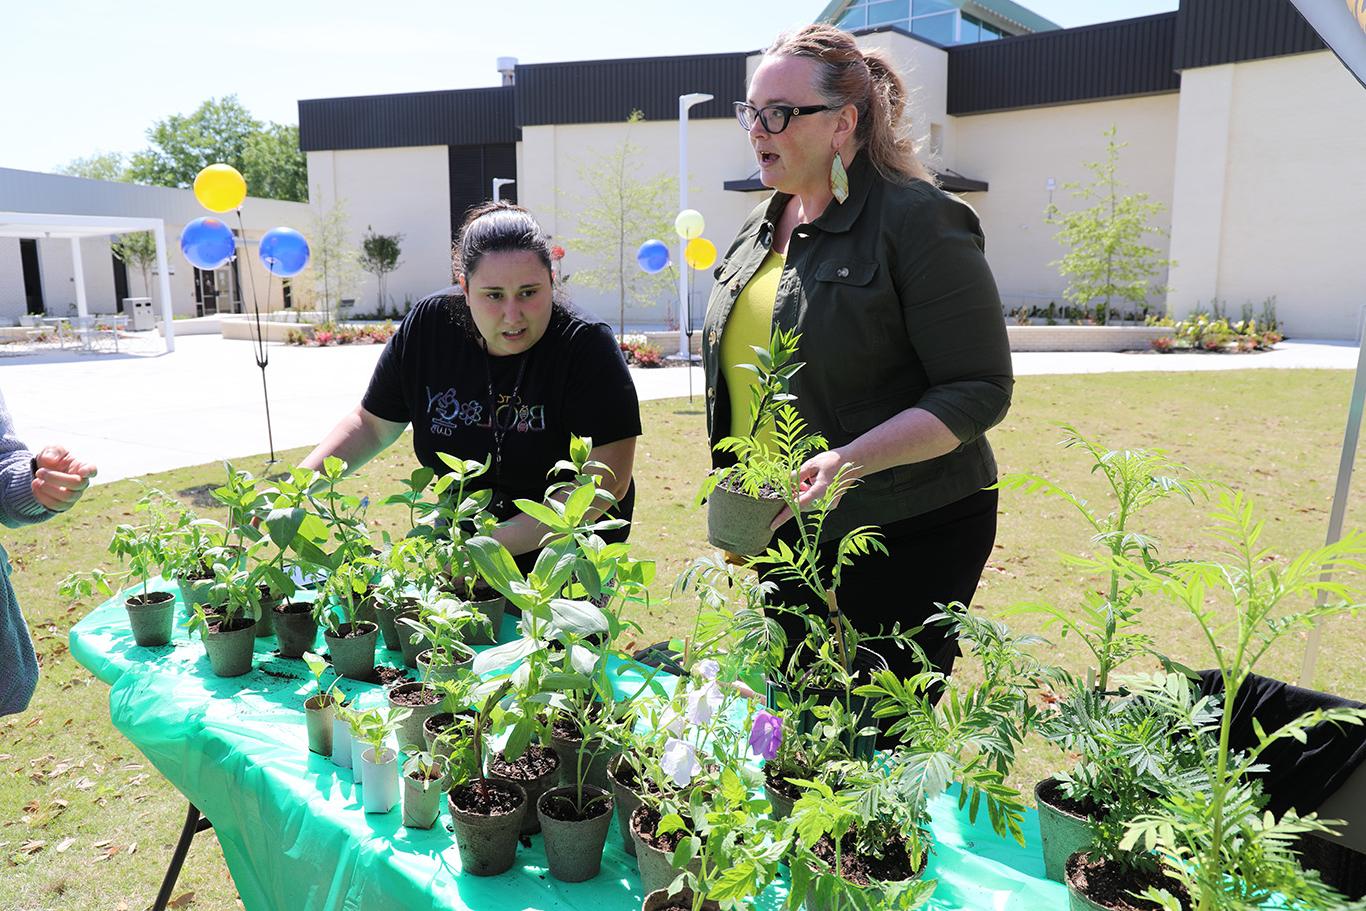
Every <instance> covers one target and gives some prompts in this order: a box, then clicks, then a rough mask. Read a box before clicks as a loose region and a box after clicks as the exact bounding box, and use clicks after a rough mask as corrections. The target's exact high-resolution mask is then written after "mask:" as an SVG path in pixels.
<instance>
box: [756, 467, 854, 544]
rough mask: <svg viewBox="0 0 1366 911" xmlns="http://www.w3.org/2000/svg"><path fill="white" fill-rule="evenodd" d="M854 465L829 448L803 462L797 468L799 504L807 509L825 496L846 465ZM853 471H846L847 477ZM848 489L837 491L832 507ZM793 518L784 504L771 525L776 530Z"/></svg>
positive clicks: (852, 473) (838, 502) (849, 476)
mask: <svg viewBox="0 0 1366 911" xmlns="http://www.w3.org/2000/svg"><path fill="white" fill-rule="evenodd" d="M846 465H849V466H853V462H852V461H850V460H849V459H847V458H845V457H844V456H843V455H842V454H840V453H839V452H838V451H836V450H833V449H828V450H826V451H825V452H818V453H816V454H815V455H813V456H812V457H811V458H809V459H807V460H806V461H805V462H803V463H802V467H801V468H799V469H798V470H797V490H798V491H799V493H798V495H797V505H798V506H800V507H801V508H802V509H803V510H805V509H807V508H808V507H809V506H810V505H811V504H812V503H814V502H815V501H816V500H818V499H820V498H821V497H823V496H825V493H826V491H827V490H829V489H830V485H831V484H833V483H834V482H835V477H836V476H837V475H838V474H839V473H840V470H841V469H842V468H844V466H846ZM853 476H854V472H853V471H845V477H846V478H852V477H853ZM847 490H848V487H847V486H846V487H845V489H844V490H840V491H839V492H837V493H836V495H835V498H834V500H833V501H832V502H831V503H830V508H831V509H834V508H835V507H837V506H839V504H840V500H841V499H842V498H843V497H844V494H845V493H846V491H847ZM791 518H792V510H791V509H790V508H788V507H787V506H784V507H783V509H782V512H780V513H778V515H777V517H776V518H775V519H774V520H773V524H772V525H770V526H769V527H770V528H772V529H774V530H775V531H776V530H777V529H778V528H779V527H780V526H781V525H782V524H783V523H784V522H786V521H787V520H788V519H791Z"/></svg>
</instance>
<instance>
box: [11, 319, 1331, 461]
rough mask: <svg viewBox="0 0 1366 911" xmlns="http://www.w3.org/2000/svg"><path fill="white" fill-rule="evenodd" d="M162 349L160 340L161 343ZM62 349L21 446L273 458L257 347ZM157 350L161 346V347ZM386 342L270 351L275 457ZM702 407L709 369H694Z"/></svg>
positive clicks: (1082, 361) (1297, 357) (44, 363)
mask: <svg viewBox="0 0 1366 911" xmlns="http://www.w3.org/2000/svg"><path fill="white" fill-rule="evenodd" d="M157 342H158V343H159V342H160V340H159V339H157ZM132 347H133V351H132V352H125V353H122V354H118V355H114V354H76V353H71V352H54V353H49V354H41V355H34V356H32V357H15V358H6V359H4V360H0V392H3V394H4V396H5V400H6V402H7V403H8V405H9V408H10V413H11V414H12V415H13V417H14V422H15V426H16V428H17V429H18V432H19V438H20V439H22V440H24V442H26V443H27V444H28V445H29V446H31V447H39V446H43V445H45V444H48V443H62V444H63V445H65V446H66V447H67V448H68V449H70V450H71V451H72V452H74V453H77V454H78V455H79V456H80V457H81V458H83V459H89V460H92V461H94V462H95V463H96V464H97V465H98V466H99V468H100V474H99V478H98V481H99V482H108V481H114V480H119V479H121V478H127V477H136V476H139V475H144V474H148V473H151V472H158V471H166V470H169V469H172V468H181V467H185V466H189V465H200V464H203V463H205V462H212V461H215V460H218V459H223V458H236V457H239V456H246V455H253V454H255V453H261V452H266V451H267V450H268V449H269V445H268V442H267V438H266V422H265V414H264V409H263V407H262V395H261V371H260V370H258V369H257V367H256V362H255V360H254V358H253V354H252V346H251V345H250V344H249V343H247V342H237V341H225V340H223V339H222V338H220V337H219V336H216V335H204V336H189V337H181V338H177V339H176V350H175V352H174V353H173V354H164V353H157V354H153V353H150V351H149V350H148V348H147V347H143V348H142V349H141V353H139V346H137V345H133V346H132ZM155 347H159V344H158V345H157V346H155ZM380 350H381V347H380V346H379V345H355V346H352V345H348V346H340V347H336V348H296V347H290V346H286V345H272V346H270V348H269V352H270V365H269V367H268V368H267V377H268V380H269V383H270V404H271V415H272V418H273V420H272V426H273V427H274V433H275V448H276V450H277V451H279V450H283V449H290V448H293V447H297V446H307V445H310V444H312V443H316V442H317V441H318V440H319V439H321V438H322V436H323V434H325V433H326V432H327V431H328V430H330V429H331V428H332V426H333V425H334V424H335V423H336V421H337V419H338V418H340V417H341V416H342V415H343V414H345V413H346V412H347V411H348V410H349V409H351V408H354V407H355V405H356V404H357V403H358V402H359V401H360V397H361V394H362V393H363V392H364V391H365V386H366V383H367V382H368V380H369V378H370V372H371V370H372V369H373V367H374V363H375V359H376V358H377V357H378V356H379V353H380ZM1356 360H1357V349H1356V347H1355V345H1354V344H1352V343H1347V342H1283V343H1281V344H1280V345H1279V346H1277V350H1275V351H1270V352H1265V353H1261V354H1246V355H1194V354H1167V355H1162V354H1154V353H1146V352H1144V353H1131V354H1105V353H1087V352H1067V353H1022V354H1017V355H1016V356H1015V371H1016V373H1017V374H1018V375H1020V376H1033V375H1040V374H1057V373H1113V372H1135V371H1152V370H1162V371H1200V370H1247V369H1298V368H1328V369H1338V370H1350V369H1353V368H1355V366H1356ZM691 372H692V382H693V390H692V391H693V394H694V396H695V397H696V400H697V401H698V402H699V403H700V402H701V401H702V399H701V396H702V394H703V388H704V387H703V380H702V371H701V370H700V369H698V368H696V367H694V368H692V370H691ZM631 373H632V376H633V377H634V378H635V381H636V388H637V390H638V391H639V394H640V398H641V399H642V400H649V399H662V398H686V397H687V395H688V372H687V371H685V370H683V369H682V368H668V369H658V370H639V369H632V371H631Z"/></svg>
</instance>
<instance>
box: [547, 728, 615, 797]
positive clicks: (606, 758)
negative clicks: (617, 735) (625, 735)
mask: <svg viewBox="0 0 1366 911" xmlns="http://www.w3.org/2000/svg"><path fill="white" fill-rule="evenodd" d="M582 743H583V738H581V737H574V738H570V737H561V736H560V735H559V734H556V733H555V730H554V725H552V726H551V731H550V746H551V748H552V749H554V750H555V755H556V756H559V757H560V784H562V785H572V784H578V782H577V781H575V776H576V775H578V762H579V745H580V744H582ZM620 752H621V751H620V750H619V749H618V748H616V747H615V746H612V747H608V748H606V749H602V750H598V751H597V752H596V753H593V754H592V755H590V756H585V757H584V763H585V764H586V765H587V766H588V769H587V771H586V772H585V774H584V779H583V780H584V784H591V785H592V786H593V787H595V788H602V790H604V791H610V790H611V788H612V783H611V782H610V781H608V780H607V766H608V765H610V764H611V762H612V760H613V759H615V758H616V757H617V755H618V754H619V753H620Z"/></svg>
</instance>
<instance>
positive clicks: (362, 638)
mask: <svg viewBox="0 0 1366 911" xmlns="http://www.w3.org/2000/svg"><path fill="white" fill-rule="evenodd" d="M353 627H354V628H355V629H356V630H357V635H349V633H350V632H351V630H352V628H353ZM337 632H338V635H335V636H334V635H333V634H332V631H331V630H323V641H324V642H326V643H327V652H328V654H330V655H331V656H332V670H334V671H336V672H337V674H338V675H339V676H342V677H350V678H351V679H352V680H371V679H373V678H374V676H375V640H376V639H378V638H379V627H377V626H375V624H373V623H356V624H351V623H343V624H341V625H340V626H339V627H337Z"/></svg>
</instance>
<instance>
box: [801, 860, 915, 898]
mask: <svg viewBox="0 0 1366 911" xmlns="http://www.w3.org/2000/svg"><path fill="white" fill-rule="evenodd" d="M929 857H930V853H929V849H928V848H927V849H926V851H925V853H924V855H923V856H922V857H921V858H920V864H919V866H918V867H917V868H916V871H915V873H913V874H911V875H910V876H908V877H906V878H905V879H898V880H881V879H875V880H872V881H871V882H869V883H868V884H867V885H866V886H856V887H855V888H857V889H859V891H861V892H862V893H863V894H864V895H865V896H867V897H868V899H869V901H868V906H869V907H874V908H875V907H879V906H881V905H885V904H886V902H885V901H882V899H883V898H884V896H885V894H886V892H887V890H888V888H889V887H891V886H899V885H901V884H902V883H909V882H913V881H914V880H917V879H920V877H922V876H924V875H925V866H926V865H927V864H928V863H929ZM845 882H846V883H848V882H849V880H845ZM805 907H806V911H832V906H831V905H827V904H826V903H825V902H823V901H820V900H819V899H817V898H816V894H815V892H814V891H810V892H807V893H806V902H805ZM841 907H843V905H841Z"/></svg>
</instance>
